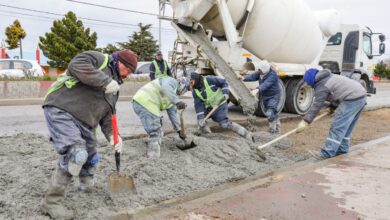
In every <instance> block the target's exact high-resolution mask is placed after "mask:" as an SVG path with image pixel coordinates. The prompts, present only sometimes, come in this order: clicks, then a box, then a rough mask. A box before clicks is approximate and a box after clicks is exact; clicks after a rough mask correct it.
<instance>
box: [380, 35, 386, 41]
mask: <svg viewBox="0 0 390 220" xmlns="http://www.w3.org/2000/svg"><path fill="white" fill-rule="evenodd" d="M379 40H380V41H381V42H383V41H385V40H386V35H384V34H380V35H379Z"/></svg>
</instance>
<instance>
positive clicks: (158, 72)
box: [152, 60, 168, 79]
mask: <svg viewBox="0 0 390 220" xmlns="http://www.w3.org/2000/svg"><path fill="white" fill-rule="evenodd" d="M152 63H153V65H154V73H155V75H154V76H155V77H156V79H158V78H164V77H168V63H167V61H165V60H163V63H164V72H161V70H160V67H159V66H158V63H157V61H156V60H153V62H152Z"/></svg>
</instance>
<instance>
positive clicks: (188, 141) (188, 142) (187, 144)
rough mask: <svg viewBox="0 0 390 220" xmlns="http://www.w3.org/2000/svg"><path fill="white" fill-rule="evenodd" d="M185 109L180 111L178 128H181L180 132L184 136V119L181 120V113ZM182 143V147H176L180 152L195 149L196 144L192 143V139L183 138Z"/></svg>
mask: <svg viewBox="0 0 390 220" xmlns="http://www.w3.org/2000/svg"><path fill="white" fill-rule="evenodd" d="M184 110H185V108H184V109H183V110H181V111H180V126H181V131H182V132H183V133H184V134H185V126H184V118H183V112H184ZM183 141H184V146H183V145H176V146H177V147H178V148H179V149H180V150H187V149H190V148H193V147H196V144H195V143H194V140H193V139H192V138H189V137H187V138H185V139H183Z"/></svg>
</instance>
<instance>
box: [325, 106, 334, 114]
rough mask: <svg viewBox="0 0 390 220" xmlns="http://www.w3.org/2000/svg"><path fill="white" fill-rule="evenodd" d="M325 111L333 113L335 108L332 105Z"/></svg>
mask: <svg viewBox="0 0 390 220" xmlns="http://www.w3.org/2000/svg"><path fill="white" fill-rule="evenodd" d="M326 111H327V112H328V113H329V115H333V114H334V112H335V111H336V109H335V108H333V107H329V108H328V109H327V110H326Z"/></svg>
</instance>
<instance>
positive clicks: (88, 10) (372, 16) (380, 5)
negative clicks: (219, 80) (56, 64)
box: [0, 0, 390, 57]
mask: <svg viewBox="0 0 390 220" xmlns="http://www.w3.org/2000/svg"><path fill="white" fill-rule="evenodd" d="M77 1H82V2H87V3H93V4H98V5H106V6H109V7H114V8H122V9H126V10H135V11H142V12H146V13H151V14H158V0H77ZM305 1H306V2H307V4H308V5H309V7H311V8H312V9H313V10H323V9H330V8H333V9H336V10H338V11H339V12H340V13H341V16H342V23H345V24H359V25H363V26H369V27H370V28H371V29H372V30H373V31H374V32H382V33H384V34H386V36H387V38H388V39H390V25H389V24H388V22H389V21H390V13H388V12H389V11H390V1H389V0H305ZM7 6H11V7H18V9H16V8H10V7H7ZM23 9H26V10H23ZM33 10H35V11H33ZM70 10H71V11H73V12H74V13H75V14H76V15H77V16H78V17H83V18H89V19H97V20H104V21H109V22H116V23H124V24H107V23H102V22H98V21H91V20H84V19H81V20H82V21H83V23H84V25H85V26H86V27H89V28H90V29H91V30H92V31H94V32H96V33H97V35H98V41H97V45H98V47H105V46H106V45H107V44H108V43H115V42H123V41H127V40H128V36H130V35H131V34H132V32H133V31H135V30H137V27H136V25H137V24H138V23H140V22H142V23H143V24H152V34H153V36H154V37H155V39H156V40H158V23H159V22H158V19H157V16H155V15H145V14H139V13H133V12H129V11H120V10H114V9H109V8H102V7H96V6H91V5H85V4H80V3H76V2H71V1H67V0H1V1H0V42H1V41H3V40H5V38H6V37H5V34H4V31H5V28H6V27H7V26H9V25H10V24H12V23H13V21H14V20H15V19H18V20H19V21H20V22H21V24H22V27H23V28H24V29H25V31H26V33H27V36H26V38H25V39H24V40H23V50H24V51H25V53H26V54H31V56H33V54H35V49H36V48H37V45H38V42H39V36H43V35H44V34H45V33H46V32H48V31H50V28H51V26H52V24H53V21H54V20H58V19H60V18H61V16H58V15H53V14H50V13H54V14H65V13H67V12H68V11H70ZM37 11H43V12H48V13H39V12H37ZM167 13H168V14H169V13H170V10H169V9H168V12H167ZM162 27H163V30H162V45H161V49H162V51H163V53H164V54H165V55H167V52H168V51H169V50H172V48H173V43H174V40H175V39H176V33H175V31H174V29H173V28H172V27H171V26H170V24H169V22H168V21H162ZM386 44H387V45H386V57H390V46H389V45H390V40H386ZM16 52H18V50H16V51H14V53H16ZM25 56H26V55H25Z"/></svg>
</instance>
